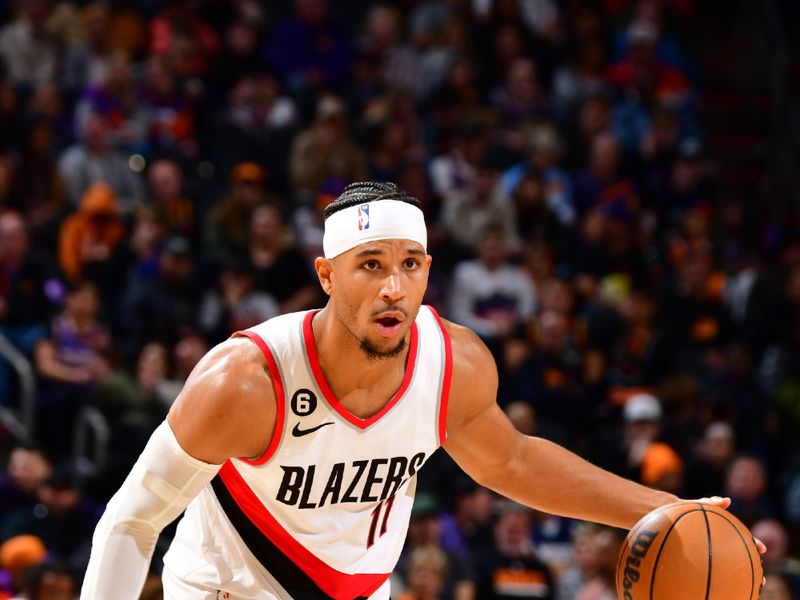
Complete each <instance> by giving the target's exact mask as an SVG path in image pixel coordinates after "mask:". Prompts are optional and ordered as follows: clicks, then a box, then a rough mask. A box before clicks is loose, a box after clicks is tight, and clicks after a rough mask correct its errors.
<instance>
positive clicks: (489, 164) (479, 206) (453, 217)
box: [440, 153, 519, 252]
mask: <svg viewBox="0 0 800 600" xmlns="http://www.w3.org/2000/svg"><path fill="white" fill-rule="evenodd" d="M498 171H499V165H498V163H497V161H496V159H495V158H494V157H492V156H491V155H490V153H487V154H486V155H485V156H484V157H483V158H482V159H481V161H480V163H479V165H478V168H477V171H476V175H475V179H474V181H473V183H472V185H471V187H469V188H466V189H463V190H451V191H449V192H447V193H446V194H445V195H444V198H443V200H444V203H443V206H442V212H441V215H440V219H441V221H442V225H443V226H444V228H445V229H446V230H447V232H448V234H449V235H450V237H451V239H452V240H453V241H454V242H456V243H457V244H458V245H459V246H460V247H461V248H462V249H464V250H465V251H468V252H474V251H475V250H477V248H478V243H479V242H480V239H481V236H482V234H483V232H484V230H485V229H486V228H487V227H488V226H489V225H494V224H497V225H499V226H500V228H501V229H502V231H503V234H504V235H505V240H506V243H507V244H508V245H509V248H510V250H511V251H512V252H514V251H515V250H516V249H517V246H518V239H519V238H518V237H517V232H516V225H515V223H514V221H515V214H514V205H513V202H512V200H511V198H510V197H509V196H507V195H506V194H504V193H503V190H502V189H501V188H500V187H499V186H498V185H497V175H498Z"/></svg>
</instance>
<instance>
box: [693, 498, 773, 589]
mask: <svg viewBox="0 0 800 600" xmlns="http://www.w3.org/2000/svg"><path fill="white" fill-rule="evenodd" d="M697 502H702V503H703V504H713V505H714V506H719V507H720V508H728V507H729V506H730V505H731V499H730V498H727V497H725V498H723V497H721V496H711V497H710V498H700V499H699V500H697ZM753 541H754V542H755V544H756V548H758V553H759V554H764V553H765V552H766V551H767V547H766V546H765V545H764V542H762V541H761V540H760V539H758V538H757V537H754V538H753ZM765 583H767V578H766V577H762V578H761V585H762V586H763V585H764V584H765Z"/></svg>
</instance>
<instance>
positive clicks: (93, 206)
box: [58, 183, 125, 285]
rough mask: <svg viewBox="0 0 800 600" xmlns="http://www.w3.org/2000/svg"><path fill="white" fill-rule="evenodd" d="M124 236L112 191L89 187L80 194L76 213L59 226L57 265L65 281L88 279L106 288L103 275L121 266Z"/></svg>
mask: <svg viewBox="0 0 800 600" xmlns="http://www.w3.org/2000/svg"><path fill="white" fill-rule="evenodd" d="M124 235H125V227H124V225H123V223H122V218H121V215H120V209H119V205H118V204H117V198H116V195H115V194H114V191H113V190H112V189H111V188H110V187H109V186H108V185H105V184H103V183H97V184H94V185H92V186H91V187H90V188H89V189H88V190H86V193H85V194H84V195H83V198H82V199H81V203H80V206H79V208H78V211H77V212H75V213H73V214H72V215H71V216H70V217H68V218H67V219H66V220H65V221H64V224H63V225H62V227H61V235H60V238H59V244H58V245H59V262H60V263H61V268H62V269H63V270H64V273H65V274H66V276H67V278H68V279H69V280H70V281H73V282H75V281H78V280H80V279H81V278H90V279H92V280H94V281H97V283H98V284H106V285H108V283H109V282H108V281H107V280H106V277H105V276H107V275H110V274H111V273H113V272H119V269H120V265H121V264H124V260H125V257H124V255H123V253H122V250H123V248H124V246H123V245H122V240H123V236H124ZM114 279H116V277H115V278H114Z"/></svg>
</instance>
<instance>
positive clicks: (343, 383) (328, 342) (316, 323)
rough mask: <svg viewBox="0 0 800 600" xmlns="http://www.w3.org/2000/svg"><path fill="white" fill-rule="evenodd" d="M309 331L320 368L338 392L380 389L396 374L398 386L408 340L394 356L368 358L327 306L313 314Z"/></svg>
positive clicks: (406, 352) (406, 356) (406, 358)
mask: <svg viewBox="0 0 800 600" xmlns="http://www.w3.org/2000/svg"><path fill="white" fill-rule="evenodd" d="M312 332H313V334H314V340H315V343H316V346H317V356H318V359H319V363H320V367H322V371H323V373H324V374H325V376H326V379H327V380H328V384H329V385H330V386H331V388H332V389H333V390H334V391H335V392H337V395H338V393H341V394H342V395H344V394H346V393H348V392H349V391H351V390H352V389H356V388H361V389H365V388H367V389H368V388H379V387H382V386H384V385H386V383H387V382H389V383H391V382H392V380H393V379H394V378H395V377H399V379H398V386H399V381H400V380H402V377H403V373H404V372H405V367H406V362H407V360H408V340H406V347H405V348H404V349H403V351H402V352H400V353H398V354H397V355H396V356H392V357H389V358H370V357H368V356H367V354H366V353H365V352H364V351H363V350H362V349H361V346H360V343H359V341H358V340H357V339H356V338H354V337H353V335H352V334H351V333H350V332H349V331H347V330H346V329H345V328H344V327H343V326H342V325H341V324H340V323H339V322H338V321H337V320H336V316H335V315H334V314H333V311H332V310H331V309H330V308H327V309H324V310H322V311H321V312H319V313H317V314H316V315H315V316H314V320H313V321H312ZM393 376H394V377H393Z"/></svg>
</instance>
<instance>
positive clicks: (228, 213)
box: [203, 161, 268, 263]
mask: <svg viewBox="0 0 800 600" xmlns="http://www.w3.org/2000/svg"><path fill="white" fill-rule="evenodd" d="M266 186H267V172H266V170H265V169H264V168H263V167H262V166H261V165H259V164H257V163H254V162H249V161H248V162H242V163H239V164H238V165H236V166H235V167H234V168H233V170H232V171H231V183H230V188H229V191H228V195H227V196H226V197H225V198H224V199H223V200H222V202H220V203H219V204H217V205H216V206H214V207H213V208H212V209H211V210H210V211H209V213H208V214H207V215H206V219H205V225H204V232H203V233H204V235H203V242H204V244H203V245H204V250H205V254H206V256H208V258H209V259H210V260H211V261H213V262H216V263H221V262H223V261H224V260H226V259H228V258H230V257H233V256H237V255H241V254H243V253H244V252H245V251H246V250H247V241H248V229H249V223H250V216H251V214H252V212H253V209H254V208H255V207H256V206H257V205H258V204H260V203H262V202H264V201H265V200H267V198H268V195H267V187H266Z"/></svg>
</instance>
